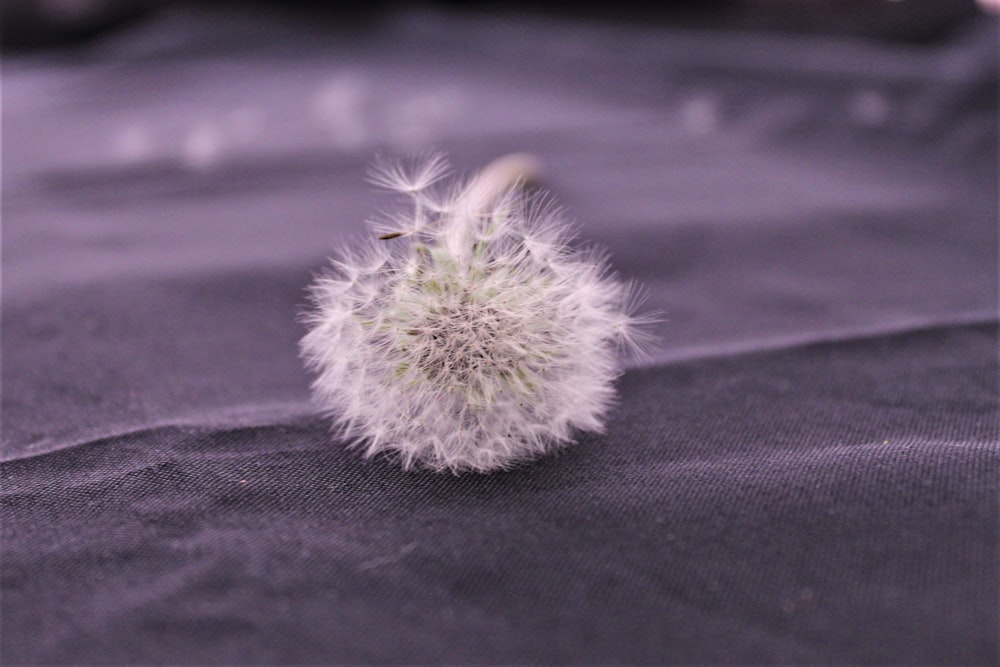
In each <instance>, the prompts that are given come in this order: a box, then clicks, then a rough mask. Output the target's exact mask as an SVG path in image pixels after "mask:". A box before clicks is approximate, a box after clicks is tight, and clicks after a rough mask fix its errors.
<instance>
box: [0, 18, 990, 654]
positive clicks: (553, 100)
mask: <svg viewBox="0 0 1000 667" xmlns="http://www.w3.org/2000/svg"><path fill="white" fill-rule="evenodd" d="M996 27H997V26H996V23H995V22H994V21H991V20H987V19H980V20H977V21H972V22H970V23H968V24H967V25H965V26H964V27H962V28H961V29H959V30H958V31H956V32H955V33H954V34H951V35H948V36H946V37H942V38H941V39H940V40H937V41H932V42H929V43H924V44H912V43H897V42H879V41H865V40H862V39H860V38H849V37H837V38H834V37H817V36H812V37H804V36H795V35H790V34H785V35H781V34H777V33H740V32H721V31H719V32H715V31H695V30H686V31H685V30H680V29H669V28H664V27H638V26H632V27H621V26H614V25H597V24H575V23H572V22H571V21H568V20H565V21H559V20H555V19H542V18H530V19H529V18H518V17H514V16H478V15H472V14H466V15H463V14H451V13H447V12H444V11H439V12H400V13H396V14H392V15H389V16H388V17H386V18H385V19H383V20H380V21H378V22H375V23H373V24H371V25H366V26H365V27H364V29H359V28H358V27H357V26H344V27H342V28H336V27H335V28H333V29H331V27H330V26H329V25H323V26H316V25H309V24H308V23H304V22H303V23H297V22H295V21H294V20H290V19H286V18H281V17H277V16H270V15H258V14H249V13H244V14H235V15H233V14H229V15H223V14H214V13H212V12H210V11H209V10H172V11H169V12H164V13H163V14H161V15H159V16H157V17H155V19H153V20H151V21H149V22H147V23H144V24H139V25H137V26H134V27H132V28H131V29H129V30H128V31H126V32H123V33H119V34H116V35H114V36H112V37H109V38H107V39H105V40H104V41H101V42H98V43H96V44H95V45H92V46H90V47H87V48H85V49H83V50H79V51H73V52H57V53H49V54H43V55H33V56H20V57H8V58H5V61H4V71H3V93H4V100H3V131H4V132H3V239H2V240H3V323H2V325H3V331H2V342H3V368H2V373H3V376H2V381H3V424H2V426H3V458H4V463H3V485H2V501H3V530H4V534H3V544H2V549H3V561H2V577H3V590H2V598H0V604H2V612H3V615H2V620H3V626H2V627H3V630H2V644H0V646H2V655H0V659H2V661H3V662H4V663H5V664H34V663H46V664H51V663H87V664H97V663H128V664H140V663H171V664H183V663H239V664H243V663H271V664H301V663H310V664H324V663H367V662H386V661H393V662H400V661H401V662H418V663H421V662H456V663H466V662H479V663H481V662H505V663H510V662H513V663H537V662H569V663H584V662H601V663H632V662H654V663H673V662H709V663H712V662H836V663H897V662H902V663H967V664H973V663H986V662H990V661H993V660H996V659H997V650H998V646H997V631H996V630H997V627H998V616H997V599H998V570H997V566H996V563H997V560H996V558H997V549H998V506H997V497H998V495H997V494H998V491H1000V484H998V479H1000V453H998V448H997V441H998V423H997V408H998V404H997V364H996V359H997V177H998V174H997V66H996V46H997V43H996V42H997V39H996V34H997V33H996ZM428 147H435V148H439V149H443V150H445V151H447V152H448V153H449V154H450V155H451V157H452V158H453V161H454V163H455V164H456V166H457V167H458V168H459V170H461V171H464V172H470V171H472V170H473V169H475V168H476V167H478V166H481V165H482V164H484V163H485V162H486V161H488V160H490V159H492V158H494V157H496V156H498V155H500V154H503V153H506V152H511V151H530V152H533V153H536V154H537V155H538V156H539V157H540V158H541V159H542V160H543V162H544V164H545V167H546V184H547V186H548V187H549V188H550V189H551V190H553V191H554V193H555V194H556V195H557V196H558V197H559V198H560V199H561V200H562V202H563V203H564V204H565V205H566V206H567V207H568V209H569V210H570V212H571V213H572V215H573V216H574V217H575V218H576V220H577V222H578V224H579V227H580V232H581V236H582V237H583V238H585V239H587V240H590V241H595V242H598V243H600V244H602V245H605V246H607V247H608V248H609V250H610V252H611V254H612V257H613V261H614V263H615V266H616V267H617V269H618V270H619V271H620V272H621V274H622V275H623V276H625V277H627V278H632V279H636V280H638V281H641V282H643V283H644V284H645V285H646V286H647V287H648V289H649V293H650V297H649V301H648V304H649V306H650V307H651V308H653V309H659V310H661V311H663V313H664V314H665V316H666V319H665V321H664V322H663V323H662V325H660V327H659V334H660V336H661V343H660V346H659V349H658V350H657V352H656V353H655V354H654V357H653V359H651V360H649V361H648V362H644V363H641V364H635V365H633V367H632V368H630V369H629V370H628V372H626V374H625V375H624V376H623V378H622V380H621V383H620V393H621V399H620V405H619V407H618V408H617V410H616V412H615V413H614V416H613V418H612V419H611V421H610V423H609V425H608V429H607V433H606V434H604V435H585V436H582V437H581V438H580V442H579V443H578V444H577V445H576V446H574V447H573V448H571V449H569V450H567V451H565V452H564V453H562V454H560V455H557V456H553V457H550V458H548V459H544V460H542V461H539V462H537V463H536V464H533V465H527V466H523V467H521V468H518V469H516V470H514V471H511V472H508V473H500V474H494V475H489V476H479V475H464V476H461V477H453V476H448V475H435V474H431V473H425V472H408V473H407V472H403V471H401V470H400V469H399V468H398V466H397V465H395V464H394V463H392V462H391V461H382V460H376V461H365V460H362V459H361V458H360V457H359V456H358V454H357V453H356V452H349V451H345V450H344V448H343V445H342V443H339V442H337V441H335V440H333V439H331V438H330V436H329V435H328V424H327V423H326V422H324V420H322V419H321V418H319V417H318V416H317V415H316V414H315V409H314V407H313V406H311V404H310V401H309V394H308V383H309V377H308V375H307V374H306V373H305V372H304V371H303V370H302V367H301V363H300V361H299V360H298V358H297V356H296V343H297V340H298V338H299V337H300V336H301V335H302V333H303V331H302V328H301V326H300V325H299V324H298V323H297V321H296V316H297V313H298V312H299V311H300V310H301V309H302V308H303V307H304V305H305V295H304V290H305V287H306V286H307V284H308V283H309V281H310V276H311V274H313V273H314V272H316V271H318V270H319V269H321V268H322V267H323V265H324V261H325V260H324V258H325V257H326V255H327V254H329V251H330V250H331V249H332V248H333V247H335V246H336V245H337V244H338V243H342V242H344V240H345V239H349V238H351V237H355V236H358V235H360V234H363V233H365V230H364V228H363V226H362V222H363V220H364V219H365V218H366V217H368V216H370V215H372V214H373V213H375V212H376V211H377V210H378V209H379V208H380V207H383V206H385V205H387V204H389V202H388V201H387V200H386V199H385V198H383V197H381V196H380V195H378V194H376V193H375V192H374V191H373V190H372V189H371V188H370V187H369V186H368V185H367V184H366V183H365V180H364V171H365V167H366V164H367V163H368V162H369V161H370V159H371V158H372V156H373V155H374V154H375V152H376V151H381V152H387V153H394V152H402V151H407V150H413V149H424V148H428Z"/></svg>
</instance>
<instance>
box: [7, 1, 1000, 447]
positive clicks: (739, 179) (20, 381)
mask: <svg viewBox="0 0 1000 667" xmlns="http://www.w3.org/2000/svg"><path fill="white" fill-rule="evenodd" d="M650 4H655V5H656V7H655V9H650V7H649V5H650ZM2 7H3V46H4V62H3V288H4V308H5V331H4V336H5V338H4V342H5V346H6V347H7V349H8V350H15V351H17V350H18V349H19V348H21V349H23V350H26V351H34V352H37V353H38V354H39V356H40V359H41V360H38V359H36V360H34V361H32V360H30V357H32V356H33V355H32V354H27V355H18V354H8V355H5V363H4V374H5V378H4V380H5V389H6V390H7V391H6V392H5V396H4V400H5V410H6V411H7V412H6V417H7V424H6V426H7V432H6V436H7V439H8V446H10V447H14V448H15V449H22V448H29V449H31V448H42V449H44V448H46V447H49V446H55V445H54V444H53V443H56V442H58V441H59V438H58V437H57V436H56V435H55V434H53V433H52V432H51V428H52V425H51V420H50V419H49V418H48V417H46V416H45V413H44V412H40V411H38V410H37V409H36V408H35V407H34V406H36V405H38V404H40V403H41V404H45V403H47V404H48V405H52V406H58V405H60V404H61V402H65V401H68V400H69V399H68V398H67V397H66V391H65V389H66V386H70V387H72V388H73V389H74V391H75V390H83V391H85V392H87V393H88V395H92V396H93V400H94V401H95V402H96V404H99V405H101V406H104V408H106V409H111V410H112V412H113V414H114V415H118V417H116V418H115V419H119V418H120V419H121V420H123V422H124V423H125V424H135V423H144V420H147V419H151V418H152V419H168V418H170V419H173V418H176V417H177V416H178V415H185V414H191V413H193V412H197V411H198V410H200V409H202V408H205V407H206V406H209V407H210V406H213V405H215V406H217V407H226V408H227V409H234V410H239V409H243V408H242V407H241V406H245V405H247V404H252V405H258V403H254V401H265V402H276V403H279V404H283V403H282V402H287V403H289V404H293V405H296V406H298V405H302V406H305V405H306V398H307V395H308V391H307V377H306V375H305V374H304V373H303V371H302V369H301V365H300V363H299V361H298V359H297V357H296V341H297V340H298V337H299V336H300V335H301V334H302V330H301V328H300V327H299V325H298V324H297V322H296V317H297V313H298V312H300V310H301V308H302V307H303V304H304V300H305V299H304V289H305V287H306V285H307V284H308V283H309V282H310V276H311V275H312V274H313V273H314V272H316V271H318V270H319V269H320V268H321V267H323V266H324V264H325V262H326V257H327V256H328V255H329V254H331V252H332V251H333V250H334V248H335V247H336V246H337V245H338V244H339V243H341V242H342V241H343V240H344V239H346V238H352V237H357V236H361V235H364V234H365V229H364V226H363V221H364V220H366V219H368V218H369V217H371V216H372V215H373V214H374V213H375V212H376V211H378V210H379V209H384V208H386V207H387V206H391V202H388V201H386V198H385V197H383V196H381V195H380V194H379V193H376V192H374V191H373V189H372V188H371V187H370V186H369V185H368V184H367V183H366V181H365V169H366V166H367V165H368V164H369V163H370V162H371V160H372V158H373V157H374V156H375V155H376V154H377V153H385V154H388V155H395V154H403V153H410V152H420V151H427V150H441V151H444V152H446V153H447V154H449V155H450V156H451V158H452V159H453V162H454V165H455V168H456V170H457V171H458V172H459V173H465V174H468V173H470V172H471V171H473V170H475V169H477V168H478V167H480V166H482V165H483V164H485V163H486V162H488V161H489V160H492V159H493V158H495V157H497V156H498V155H501V154H504V153H508V152H513V151H526V152H531V153H535V154H537V155H538V156H539V157H540V158H541V160H542V163H543V165H544V174H543V176H544V179H545V184H546V186H547V187H549V188H550V189H552V190H553V191H554V193H555V194H556V196H557V197H558V198H560V200H561V201H562V202H563V203H564V204H565V205H566V206H567V208H568V210H569V211H570V215H571V216H572V217H574V218H575V219H576V221H577V223H578V225H579V227H580V231H581V236H582V238H584V239H586V240H588V241H593V242H597V243H599V244H602V245H604V246H607V247H608V248H609V250H610V251H611V256H612V258H613V261H614V263H615V266H616V267H617V269H618V270H619V271H620V272H621V273H622V274H623V276H624V277H626V278H627V279H633V280H637V281H639V282H641V283H643V284H644V285H646V287H647V289H648V291H649V300H648V307H649V308H650V309H654V310H659V311H661V312H662V313H664V314H665V319H664V321H663V322H662V323H661V325H660V330H659V332H658V333H659V336H660V339H661V346H660V348H659V350H658V351H657V353H656V354H655V355H654V360H659V361H666V360H670V359H678V358H686V357H690V356H692V355H701V354H716V353H720V352H725V351H731V350H746V349H761V348H769V347H776V346H781V345H785V344H788V343H789V342H796V341H809V340H818V339H828V338H830V337H831V336H833V337H836V336H845V335H855V334H857V333H859V332H862V333H863V332H870V331H884V330H896V329H901V328H906V327H911V326H924V325H927V324H928V323H935V322H941V321H952V320H959V321H969V320H975V321H978V320H981V319H984V318H985V319H990V318H993V317H994V316H995V311H996V194H997V193H996V188H997V173H996V146H997V63H996V60H997V57H996V54H997V51H996V46H997V44H996V42H997V31H996V27H997V25H996V19H995V18H994V17H993V16H992V15H991V14H990V13H989V12H988V11H987V10H988V8H987V6H986V5H985V4H977V3H976V2H974V1H973V0H968V1H966V0H897V1H891V0H713V1H704V2H694V1H690V2H687V1H683V2H682V1H676V2H664V3H643V2H633V1H628V0H625V1H622V2H614V3H597V4H593V5H587V8H586V9H583V8H581V7H580V6H579V5H577V4H576V3H572V2H547V3H529V2H524V3H517V2H506V3H495V2H458V1H454V2H447V3H407V2H337V3H329V4H327V5H325V6H324V7H323V8H322V9H317V8H315V7H314V6H313V5H312V4H311V3H304V2H300V3H286V2H281V3H279V2H272V3H267V2H257V3H241V2H204V3H183V2H168V1H166V0H145V1H142V0H135V1H133V2H124V1H118V0H76V1H74V0H45V1H41V0H38V1H30V2H29V1H26V0H13V1H8V2H4V3H3V4H2ZM71 324H72V325H73V326H74V327H76V328H75V329H74V330H71V329H70V326H71ZM81 327H82V328H81ZM249 331H252V332H253V335H247V332H249ZM126 339H127V340H128V341H129V344H130V345H131V346H133V347H134V348H136V349H132V350H131V351H123V348H122V347H121V345H120V342H121V341H122V340H126ZM55 340H63V341H64V342H67V344H69V345H70V349H71V350H72V356H73V358H74V359H78V360H81V362H85V365H86V367H87V368H88V369H91V370H90V371H89V372H88V373H84V374H81V375H80V376H79V377H76V378H74V379H72V380H71V381H70V380H65V381H64V380H58V379H56V378H58V377H60V375H62V374H63V373H64V371H63V370H62V369H63V368H64V366H61V365H60V364H61V363H62V362H61V361H60V360H59V358H58V357H59V354H66V353H67V352H65V351H63V352H61V353H59V354H56V353H55V352H54V350H55V348H54V347H50V348H45V347H44V345H55V343H54V342H52V341H55ZM45 341H49V343H45ZM68 341H72V342H71V343H70V342H68ZM19 357H20V358H21V359H23V360H22V361H19ZM140 357H141V358H143V359H154V360H156V363H155V367H153V368H151V367H149V366H148V365H143V364H138V363H137V362H136V359H137V358H140ZM144 363H145V362H144ZM235 368H239V369H240V372H241V373H243V374H244V381H243V382H242V383H238V384H237V385H233V384H232V383H231V382H230V381H229V379H228V373H229V372H230V371H232V370H233V369H235ZM150 372H155V373H157V374H159V376H160V377H161V378H162V382H161V383H160V384H159V385H158V386H155V387H149V386H147V385H148V382H146V380H145V378H146V376H147V375H148V374H149V373H150ZM137 387H142V389H141V390H139V389H137ZM248 402H249V403H248ZM296 409H298V408H296ZM301 409H302V410H307V409H308V408H307V407H302V408H301ZM107 419H108V413H106V412H102V411H91V412H87V411H82V412H80V413H79V414H77V415H76V416H74V417H73V418H72V419H68V420H67V421H66V422H65V423H63V424H61V425H60V428H61V429H64V430H65V432H66V433H67V434H70V433H77V431H78V430H80V429H83V431H85V432H89V431H88V429H100V428H103V427H102V426H101V425H102V424H103V423H104V422H105V421H106V420H107ZM112 421H114V420H112Z"/></svg>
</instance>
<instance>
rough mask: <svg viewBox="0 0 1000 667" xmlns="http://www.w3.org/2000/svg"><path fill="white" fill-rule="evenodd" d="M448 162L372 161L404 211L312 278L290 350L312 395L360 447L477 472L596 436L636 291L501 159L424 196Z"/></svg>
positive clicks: (632, 329)
mask: <svg viewBox="0 0 1000 667" xmlns="http://www.w3.org/2000/svg"><path fill="white" fill-rule="evenodd" d="M446 172H447V165H446V163H445V162H444V160H443V159H442V158H440V157H432V158H429V159H427V160H425V161H423V162H420V163H414V164H412V165H409V166H407V165H405V164H402V163H389V162H386V161H383V162H381V163H377V164H376V167H375V168H374V169H373V171H372V172H371V174H372V179H373V181H375V182H376V183H377V184H379V185H382V186H384V187H388V188H390V189H392V190H394V191H396V192H398V193H400V194H402V195H404V196H406V197H407V198H408V199H409V200H410V203H411V207H412V208H411V210H410V212H409V214H408V215H407V216H403V215H400V214H395V215H393V216H390V217H387V218H385V219H383V221H382V222H380V223H377V224H374V225H373V227H375V229H376V231H378V232H380V234H379V236H380V237H381V239H382V240H377V238H376V237H375V235H373V236H372V238H371V239H370V240H368V242H367V243H366V244H365V245H363V246H362V247H361V248H360V249H354V250H348V251H345V252H343V253H341V255H340V256H339V257H337V258H336V259H334V261H333V262H332V264H331V267H330V269H329V270H328V272H327V273H326V274H324V275H323V276H321V277H320V278H318V279H317V280H316V282H315V283H314V284H313V286H312V290H311V296H312V304H313V308H312V310H311V311H310V312H309V314H308V315H307V317H306V322H307V324H308V326H309V332H308V333H307V334H306V336H305V337H304V338H303V340H302V342H301V350H302V354H303V356H304V358H305V359H306V362H307V364H308V365H309V366H310V367H311V368H312V369H313V370H314V371H315V372H316V374H317V375H316V379H315V381H314V382H313V389H314V393H315V395H316V398H317V400H318V401H319V403H320V404H321V405H322V406H323V408H324V409H325V410H326V412H328V413H329V414H330V415H331V416H332V417H333V418H334V423H335V424H336V426H337V428H338V430H339V432H340V435H341V436H343V437H345V438H347V439H348V440H349V441H351V442H352V443H353V444H355V445H356V446H358V447H360V448H362V449H363V450H364V452H365V454H366V455H368V456H373V455H377V454H381V453H388V454H394V455H396V456H397V457H398V458H399V460H400V461H401V463H402V464H403V466H404V467H407V468H409V467H413V466H423V467H427V468H431V469H434V470H451V471H453V472H461V471H466V470H473V471H480V472H486V471H490V470H496V469H502V468H507V467H509V466H511V465H513V464H514V463H516V462H519V461H522V460H527V459H531V458H535V457H537V456H539V455H541V454H544V453H546V452H549V451H552V450H554V449H557V448H559V447H561V446H564V445H567V444H569V443H570V442H572V440H573V439H574V437H575V436H576V435H577V434H578V433H579V432H581V431H600V430H601V429H602V428H603V425H604V419H605V416H606V414H607V411H608V409H609V408H610V405H611V403H612V401H613V399H614V387H613V385H614V381H615V379H616V378H617V376H618V374H619V363H618V362H619V357H620V353H621V350H622V348H632V347H636V346H638V345H640V344H641V343H642V342H644V341H645V337H644V335H643V332H642V330H643V329H644V328H648V327H647V326H646V325H647V322H646V319H645V318H643V317H642V316H639V315H636V310H635V309H636V308H637V306H638V301H637V300H636V298H635V294H636V291H635V289H634V288H633V287H632V286H630V285H629V284H627V283H624V282H622V281H620V280H618V279H617V277H615V276H614V275H613V274H611V272H610V270H609V268H608V263H607V258H606V255H605V254H603V253H602V252H600V251H597V250H594V249H582V250H581V249H578V248H573V247H572V246H571V245H570V244H569V242H570V241H571V238H572V235H571V234H570V233H569V231H568V229H569V227H568V224H567V223H566V221H565V219H564V218H563V213H562V211H561V210H560V209H559V208H558V207H556V206H554V204H553V203H552V201H551V199H550V198H544V196H532V195H527V194H525V192H524V190H523V188H522V187H521V183H520V177H512V174H523V173H524V172H523V171H520V172H519V171H517V170H516V169H514V165H513V164H512V162H511V158H507V159H506V161H504V159H502V160H500V161H497V162H495V163H493V164H492V165H491V166H490V167H487V168H486V169H485V170H484V171H483V172H481V173H480V174H479V175H477V176H476V177H474V178H472V179H470V180H469V181H467V182H465V183H462V184H459V185H457V186H453V187H451V188H450V189H449V190H447V192H449V194H448V195H446V196H441V195H440V191H439V192H438V193H431V190H432V189H434V188H435V187H437V186H438V185H439V183H440V182H441V180H442V179H443V178H444V177H445V175H446ZM393 222H397V223H399V227H398V229H396V230H393V229H392V223H393Z"/></svg>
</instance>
